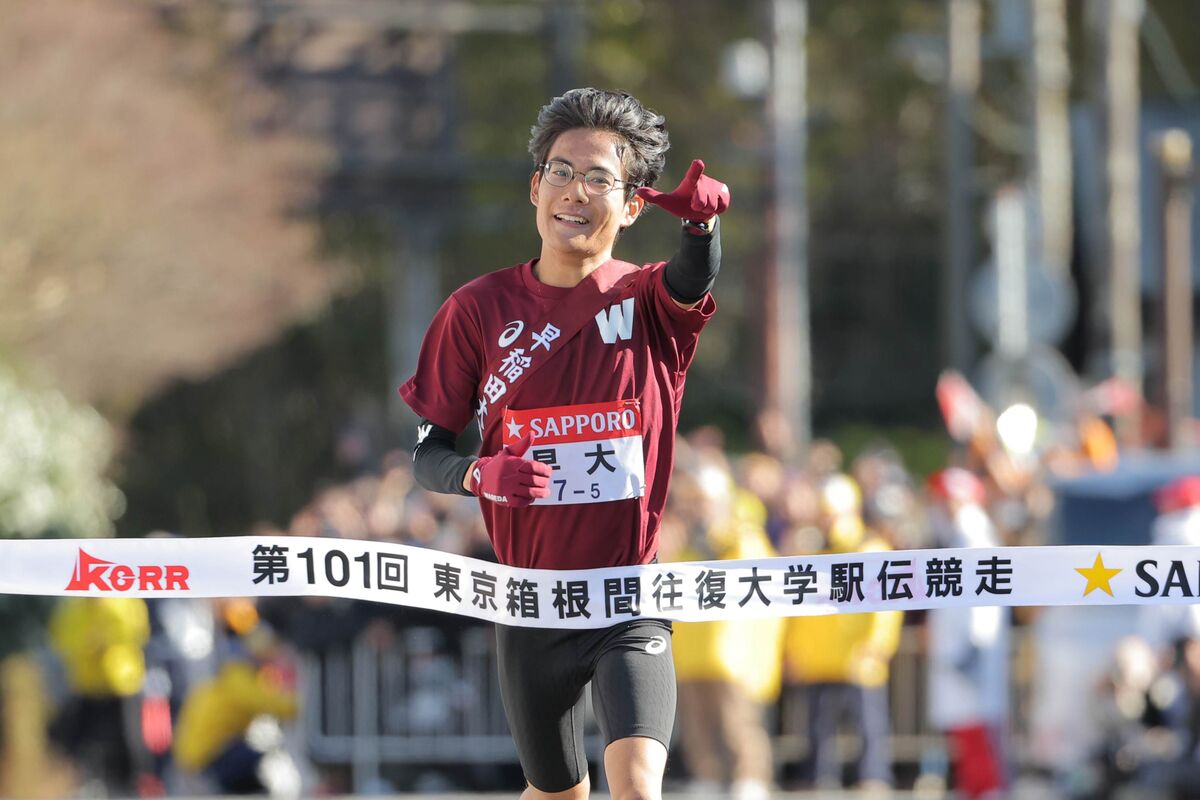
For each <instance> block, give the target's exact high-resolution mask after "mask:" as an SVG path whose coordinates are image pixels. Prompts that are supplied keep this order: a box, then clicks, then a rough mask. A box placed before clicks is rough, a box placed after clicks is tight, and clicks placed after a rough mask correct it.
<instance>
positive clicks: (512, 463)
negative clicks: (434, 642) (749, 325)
mask: <svg viewBox="0 0 1200 800" xmlns="http://www.w3.org/2000/svg"><path fill="white" fill-rule="evenodd" d="M665 122H666V121H665V119H664V118H663V117H662V116H661V115H659V114H657V113H655V112H653V111H651V110H649V109H647V108H645V107H644V106H642V104H641V103H640V102H638V100H637V99H636V98H634V97H632V96H631V95H629V94H625V93H623V92H609V91H601V90H598V89H574V90H572V91H569V92H567V93H566V94H564V95H562V96H561V97H556V98H555V99H554V100H553V101H551V102H550V103H549V104H548V105H546V106H544V107H543V108H542V110H541V113H540V114H539V115H538V119H537V124H535V125H534V126H533V128H532V134H533V135H532V139H531V140H530V143H529V151H530V153H531V155H532V156H533V159H534V162H535V164H536V166H535V168H534V172H533V175H532V177H531V178H530V183H529V199H530V202H532V203H533V205H534V206H535V207H536V208H537V213H536V219H537V228H538V233H539V234H540V236H541V240H542V247H541V255H540V256H539V257H538V258H536V259H534V260H532V261H527V262H525V263H523V264H518V265H517V266H514V267H509V268H507V269H502V270H499V271H496V272H492V273H489V274H487V275H484V276H482V277H480V278H477V279H475V280H473V281H471V282H470V283H468V284H466V285H465V286H463V287H462V288H460V289H458V290H457V291H456V292H454V293H453V294H452V295H451V296H450V298H449V299H448V300H447V301H446V302H445V304H444V305H443V306H442V307H441V309H440V310H439V311H438V312H437V314H436V315H435V317H434V319H433V322H432V323H431V324H430V327H429V330H428V332H427V333H426V335H425V341H424V343H423V345H422V347H421V354H420V357H419V360H418V363H417V371H416V374H415V375H413V377H412V378H410V379H409V380H408V381H407V382H406V383H405V384H404V385H403V386H402V387H400V394H401V396H402V397H403V398H404V400H405V402H407V403H408V404H409V406H411V407H412V409H413V410H414V411H415V412H416V413H417V414H418V415H420V416H421V417H422V418H423V420H422V423H421V428H420V432H421V437H420V441H419V442H418V444H417V447H416V449H415V451H414V453H413V460H414V462H415V463H414V470H415V474H416V478H417V481H418V482H419V483H420V484H421V485H422V486H424V487H425V488H427V489H431V490H433V491H439V492H452V493H457V494H473V495H477V496H478V497H479V498H480V501H479V503H480V506H481V508H482V510H483V515H484V518H485V519H486V521H487V527H488V532H489V534H490V536H491V539H492V545H493V547H494V548H495V551H496V555H497V557H498V558H499V560H500V561H501V562H502V563H504V564H508V565H511V566H516V567H534V568H541V569H587V568H597V567H612V566H630V565H638V564H646V563H649V562H651V561H653V560H654V558H655V556H656V554H657V550H658V524H659V519H660V517H661V514H662V510H663V505H664V503H665V501H666V496H667V484H668V481H669V478H670V472H671V466H672V462H673V457H674V439H675V429H676V425H677V423H678V413H679V408H680V403H681V401H682V397H683V388H684V378H685V374H686V371H687V368H688V365H689V364H690V363H691V360H692V356H693V355H694V353H695V350H696V343H697V339H698V337H699V335H700V330H701V329H702V328H703V327H704V325H705V323H707V322H708V320H709V318H710V317H711V316H712V314H713V311H714V310H715V308H716V304H715V302H714V301H713V299H712V297H711V296H710V295H709V290H710V289H711V288H712V285H713V281H714V279H715V278H716V275H717V269H718V267H719V264H720V244H719V239H718V237H717V229H716V225H717V215H718V214H720V213H721V212H722V211H724V210H725V208H726V207H727V206H728V204H729V190H728V189H727V188H726V187H725V185H724V184H722V183H720V182H718V181H715V180H713V179H711V178H709V177H707V176H705V175H704V164H703V163H702V162H700V161H695V162H693V163H692V166H691V168H690V169H689V170H688V173H687V177H685V178H684V180H683V182H682V183H681V184H680V185H679V187H678V188H677V189H676V190H675V191H674V192H671V193H669V194H666V193H662V192H657V191H655V190H654V189H651V188H649V187H650V186H652V185H653V184H654V182H655V181H656V180H657V178H658V176H659V174H660V173H661V171H662V169H663V166H664V164H665V161H666V159H665V157H664V154H665V153H666V151H667V148H668V147H669V143H668V139H667V131H666V126H665ZM647 202H650V203H654V204H656V205H658V206H660V207H662V208H664V209H666V210H667V211H669V212H670V213H672V214H674V215H676V216H678V217H680V218H681V219H683V230H682V233H681V244H680V248H679V252H678V253H677V254H676V255H675V257H674V258H672V259H671V261H669V262H666V263H657V264H650V265H646V266H644V267H640V268H639V267H636V266H634V265H632V264H627V263H624V262H621V261H616V260H614V259H613V258H612V249H613V245H614V244H615V243H616V240H617V237H618V235H619V233H620V232H621V231H622V230H623V229H625V228H627V227H629V226H630V225H632V224H633V223H634V221H635V220H636V219H637V218H638V215H639V214H640V213H641V212H642V210H643V208H644V206H645V203H647ZM588 292H591V294H590V295H589V294H587V293H588ZM581 298H583V299H581ZM589 300H590V301H591V302H592V303H593V305H587V301H589ZM555 309H557V310H558V312H557V313H558V316H557V317H555V316H554V315H555V314H556V311H555ZM563 309H569V310H570V311H571V312H572V316H571V318H570V319H566V318H564V312H563ZM549 317H554V319H555V320H556V322H546V319H547V318H549ZM560 351H561V352H560ZM542 358H546V359H547V361H546V365H545V366H544V367H542V366H541V361H540V359H542ZM526 371H528V372H529V374H528V375H525V372H526ZM472 415H477V416H478V417H479V424H480V428H481V430H482V432H483V444H482V446H481V453H484V454H487V455H484V456H483V457H482V458H479V459H474V458H465V457H462V456H459V455H458V454H457V453H455V451H454V443H455V439H456V437H457V435H458V434H459V433H460V432H461V431H462V430H463V428H465V427H466V425H467V423H468V422H469V421H470V419H471V417H472ZM670 633H671V628H670V624H669V623H668V622H665V621H662V620H650V619H641V618H635V619H633V620H631V621H628V622H622V623H618V624H616V625H613V626H612V627H610V628H606V629H600V630H580V631H575V630H569V631H568V630H550V629H539V628H522V627H515V626H513V627H510V626H505V625H501V626H498V627H497V631H496V638H497V648H498V655H499V671H500V686H501V694H502V697H503V700H504V707H505V711H506V713H507V715H508V720H509V727H510V728H511V730H512V733H513V737H514V739H515V740H516V745H517V752H518V754H519V755H520V758H521V765H522V767H523V769H524V771H525V777H526V780H527V782H528V787H527V789H526V790H525V792H524V794H523V795H522V797H523V798H564V800H565V799H566V798H572V800H575V799H579V800H582V798H586V797H587V795H588V790H589V784H588V775H587V758H586V756H585V754H584V749H583V690H584V687H585V686H586V685H587V683H588V681H589V680H590V681H591V682H592V698H593V706H594V707H595V710H596V714H597V717H598V719H599V723H600V728H601V732H602V733H603V735H604V738H605V741H606V748H605V751H604V768H605V773H606V775H607V778H608V783H609V787H610V790H611V793H612V796H613V797H614V798H656V797H659V796H660V794H661V790H662V776H663V770H664V769H665V767H666V760H667V745H668V743H669V742H670V739H671V728H672V725H673V723H674V718H675V671H674V665H673V661H672V658H671V648H670Z"/></svg>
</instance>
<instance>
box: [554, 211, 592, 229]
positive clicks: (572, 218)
mask: <svg viewBox="0 0 1200 800" xmlns="http://www.w3.org/2000/svg"><path fill="white" fill-rule="evenodd" d="M554 218H555V219H556V220H558V221H559V222H563V223H566V224H567V225H575V226H577V227H580V228H582V227H584V226H585V225H587V224H588V219H587V217H581V216H579V215H578V214H555V215H554Z"/></svg>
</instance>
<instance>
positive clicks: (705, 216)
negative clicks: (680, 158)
mask: <svg viewBox="0 0 1200 800" xmlns="http://www.w3.org/2000/svg"><path fill="white" fill-rule="evenodd" d="M637 195H638V197H640V198H642V199H643V200H645V201H646V202H647V203H653V204H654V205H656V206H658V207H659V208H662V209H665V210H666V211H669V212H670V213H672V214H674V215H675V216H677V217H679V218H680V219H690V220H695V221H697V222H704V221H707V220H710V219H712V218H713V217H715V216H717V215H718V214H721V213H723V212H724V211H725V209H727V208H729V200H730V197H729V187H728V186H726V185H725V184H723V183H721V182H720V181H718V180H716V179H714V178H710V177H708V176H707V175H705V174H704V162H703V161H701V160H700V159H698V158H697V159H696V160H695V161H693V162H692V166H691V167H690V168H689V169H688V171H687V175H685V176H684V177H683V181H681V182H680V184H679V186H677V187H676V188H675V191H673V192H670V193H667V192H660V191H658V190H657V189H651V188H650V187H649V186H642V187H640V188H639V189H638V190H637Z"/></svg>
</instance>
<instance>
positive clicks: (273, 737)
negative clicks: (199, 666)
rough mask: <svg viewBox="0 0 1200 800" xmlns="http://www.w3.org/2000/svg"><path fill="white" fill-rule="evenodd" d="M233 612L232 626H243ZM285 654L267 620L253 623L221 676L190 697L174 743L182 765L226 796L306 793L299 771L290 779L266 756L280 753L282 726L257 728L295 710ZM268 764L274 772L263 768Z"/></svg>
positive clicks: (239, 639) (195, 689) (220, 671)
mask: <svg viewBox="0 0 1200 800" xmlns="http://www.w3.org/2000/svg"><path fill="white" fill-rule="evenodd" d="M226 617H227V621H228V622H229V623H230V624H231V626H234V627H242V626H243V625H244V623H242V622H241V621H239V620H237V619H235V618H233V617H231V616H230V615H229V614H227V615H226ZM281 657H282V651H281V650H280V648H279V644H278V640H277V639H276V637H275V635H274V633H273V632H272V631H271V630H270V628H269V627H268V626H267V625H265V624H264V623H261V622H258V623H253V627H252V628H251V629H250V630H248V631H247V632H246V633H245V634H243V635H241V636H239V637H237V639H235V640H234V645H233V647H232V648H231V650H230V652H229V653H228V655H227V658H226V660H225V662H224V663H223V664H222V665H221V667H220V668H219V669H218V671H217V674H216V675H215V676H214V677H213V678H210V679H209V680H206V681H202V682H200V683H198V684H197V685H196V686H195V687H193V688H192V690H191V692H190V693H189V694H188V696H187V698H186V699H185V700H184V703H183V708H182V710H181V711H180V714H179V726H178V729H177V731H176V736H175V744H174V755H175V762H176V764H177V765H178V766H179V767H180V768H181V769H182V770H184V771H186V772H190V773H202V774H204V775H205V776H206V777H208V778H210V779H211V780H212V781H213V782H214V783H215V784H216V786H217V787H218V788H219V789H220V791H221V792H223V793H225V794H256V793H260V792H263V791H264V790H270V789H273V790H274V791H272V792H271V793H272V794H285V793H287V794H294V793H296V792H298V791H299V786H298V782H299V781H298V774H297V775H295V777H294V778H293V777H292V776H285V775H283V773H285V770H280V769H279V768H278V765H279V764H280V763H281V762H280V761H272V760H267V755H268V753H271V752H278V751H277V749H276V748H278V746H279V744H280V741H281V734H279V733H278V726H277V724H276V725H275V726H272V725H271V724H270V723H269V722H266V723H265V724H261V723H260V724H259V725H258V726H257V727H256V728H254V729H253V730H252V724H253V723H256V720H257V719H258V718H260V717H269V718H274V719H275V720H278V721H284V720H289V719H291V718H292V717H294V716H295V715H296V692H295V688H294V686H293V683H294V679H293V677H292V676H290V674H289V672H290V670H289V669H288V668H286V667H284V666H282V665H281V661H280V659H281ZM268 764H272V765H275V769H272V770H267V769H264V767H265V765H268ZM293 770H294V767H293ZM280 777H283V780H279V779H280ZM289 779H291V783H290V784H289ZM280 784H283V786H281V785H280ZM285 788H286V789H294V791H285Z"/></svg>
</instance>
